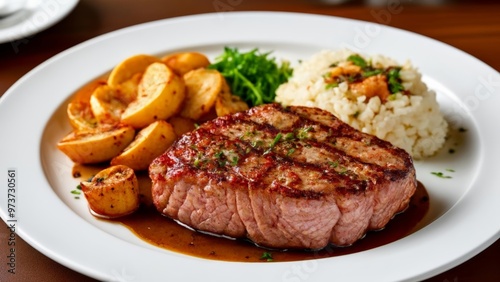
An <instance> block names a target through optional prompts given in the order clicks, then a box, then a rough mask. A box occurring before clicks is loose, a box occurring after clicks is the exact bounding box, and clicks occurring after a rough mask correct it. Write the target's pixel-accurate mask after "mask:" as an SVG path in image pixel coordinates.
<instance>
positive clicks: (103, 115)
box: [90, 85, 130, 124]
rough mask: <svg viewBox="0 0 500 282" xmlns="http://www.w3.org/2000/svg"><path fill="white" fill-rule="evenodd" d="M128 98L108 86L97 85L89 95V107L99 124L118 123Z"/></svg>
mask: <svg viewBox="0 0 500 282" xmlns="http://www.w3.org/2000/svg"><path fill="white" fill-rule="evenodd" d="M129 100H130V99H129V98H128V97H125V96H123V95H122V93H121V92H120V91H118V90H117V89H115V88H113V87H111V86H109V85H102V86H99V87H97V88H96V89H95V90H94V93H92V96H90V109H91V110H92V113H93V114H94V116H95V118H96V120H97V121H98V122H99V123H101V124H118V123H119V122H120V119H121V116H122V113H123V112H124V111H125V109H126V108H127V105H128V101H129Z"/></svg>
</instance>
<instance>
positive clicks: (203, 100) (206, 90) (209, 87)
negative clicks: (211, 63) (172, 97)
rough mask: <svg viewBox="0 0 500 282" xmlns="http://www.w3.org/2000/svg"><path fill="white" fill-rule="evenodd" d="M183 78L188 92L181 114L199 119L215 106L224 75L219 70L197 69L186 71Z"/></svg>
mask: <svg viewBox="0 0 500 282" xmlns="http://www.w3.org/2000/svg"><path fill="white" fill-rule="evenodd" d="M183 78H184V82H185V83H186V90H187V92H186V101H185V103H184V107H183V109H182V111H181V113H180V115H181V116H182V117H185V118H190V119H192V120H198V119H199V118H200V117H201V116H203V115H204V114H206V113H208V112H210V110H211V109H212V107H213V106H214V103H215V100H216V99H217V95H218V94H219V92H221V90H222V87H223V83H224V77H223V76H222V74H221V73H220V72H218V71H217V70H210V69H196V70H192V71H190V72H188V73H186V74H185V75H184V77H183Z"/></svg>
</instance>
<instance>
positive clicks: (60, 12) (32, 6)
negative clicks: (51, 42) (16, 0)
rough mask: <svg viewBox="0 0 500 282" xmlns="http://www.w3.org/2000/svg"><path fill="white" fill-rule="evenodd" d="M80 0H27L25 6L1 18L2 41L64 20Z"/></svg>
mask: <svg viewBox="0 0 500 282" xmlns="http://www.w3.org/2000/svg"><path fill="white" fill-rule="evenodd" d="M77 3H78V0H26V3H25V5H24V8H23V9H22V10H21V11H19V12H17V13H15V14H12V15H10V16H7V17H4V18H0V43H5V42H12V41H14V40H18V39H21V38H26V37H29V36H31V35H33V34H35V33H37V32H40V31H42V30H44V29H47V28H49V27H51V26H52V25H54V24H55V23H57V22H59V21H60V20H62V19H63V18H64V17H65V16H66V15H68V14H69V12H71V11H72V10H73V8H75V6H76V4H77Z"/></svg>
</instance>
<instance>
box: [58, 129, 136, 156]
mask: <svg viewBox="0 0 500 282" xmlns="http://www.w3.org/2000/svg"><path fill="white" fill-rule="evenodd" d="M134 136H135V130H134V129H133V128H132V127H131V126H121V127H113V128H111V129H106V130H101V129H95V130H89V131H74V132H72V133H70V134H69V135H67V136H66V137H64V138H63V139H62V140H61V141H59V143H58V144H57V148H59V150H61V151H62V152H63V153H64V154H66V155H67V156H68V157H69V158H70V159H71V160H72V161H73V162H75V163H80V164H92V163H100V162H104V161H109V160H111V159H112V158H113V157H115V156H117V155H118V154H120V152H121V151H122V150H123V149H125V148H126V147H127V145H128V144H130V142H132V140H133V139H134Z"/></svg>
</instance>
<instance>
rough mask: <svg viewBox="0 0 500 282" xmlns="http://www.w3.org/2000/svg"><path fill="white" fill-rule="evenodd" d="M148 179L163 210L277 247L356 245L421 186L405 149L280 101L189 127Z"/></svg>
mask: <svg viewBox="0 0 500 282" xmlns="http://www.w3.org/2000/svg"><path fill="white" fill-rule="evenodd" d="M360 147H362V148H363V150H361V149H360ZM150 177H151V179H152V181H153V188H152V192H153V199H154V203H155V205H156V206H157V208H158V210H159V211H160V212H162V213H163V214H165V215H167V216H169V217H172V218H174V219H178V220H179V221H181V222H183V223H185V224H187V225H189V226H191V227H193V228H195V229H199V230H203V231H208V232H212V233H217V234H223V235H227V236H231V237H245V236H246V237H248V238H249V239H250V240H252V241H253V242H255V243H256V244H259V245H263V246H268V247H277V248H311V249H316V248H322V247H324V246H325V245H326V244H328V243H332V244H335V245H342V246H345V245H350V244H352V243H354V242H355V241H356V240H358V239H359V238H361V237H362V236H363V235H364V234H365V232H366V231H367V230H370V229H380V228H382V227H383V226H385V224H386V223H387V222H388V221H389V220H390V219H391V218H392V216H394V214H395V213H397V212H399V211H401V210H402V209H404V208H405V207H406V205H407V204H408V201H409V198H410V196H411V195H412V194H413V192H414V190H415V187H416V179H415V171H414V168H413V164H412V160H411V158H410V157H409V155H408V154H406V153H405V152H404V151H403V150H401V149H397V148H395V147H393V146H392V145H390V144H389V143H387V142H385V141H382V140H380V139H378V138H376V137H373V136H370V135H367V134H364V133H361V132H358V131H356V130H354V129H353V128H351V127H349V126H348V125H346V124H344V123H342V122H341V121H340V120H338V119H336V118H335V117H334V116H333V115H331V114H329V113H326V112H324V111H322V110H319V109H313V108H305V107H288V108H282V107H281V106H279V105H276V104H274V105H266V106H261V107H256V108H252V109H251V110H249V111H247V112H243V113H238V114H235V115H232V116H225V117H221V118H217V119H215V120H213V121H210V122H207V123H205V124H204V125H202V126H200V128H199V129H197V130H196V131H194V132H192V133H189V134H186V135H184V136H183V137H182V138H180V140H178V141H177V142H176V143H175V144H174V145H173V146H172V147H171V148H170V149H169V150H168V151H167V152H166V153H165V154H163V155H162V156H160V157H158V158H157V159H156V160H155V161H154V162H153V163H152V164H151V166H150ZM233 194H234V196H233Z"/></svg>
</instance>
